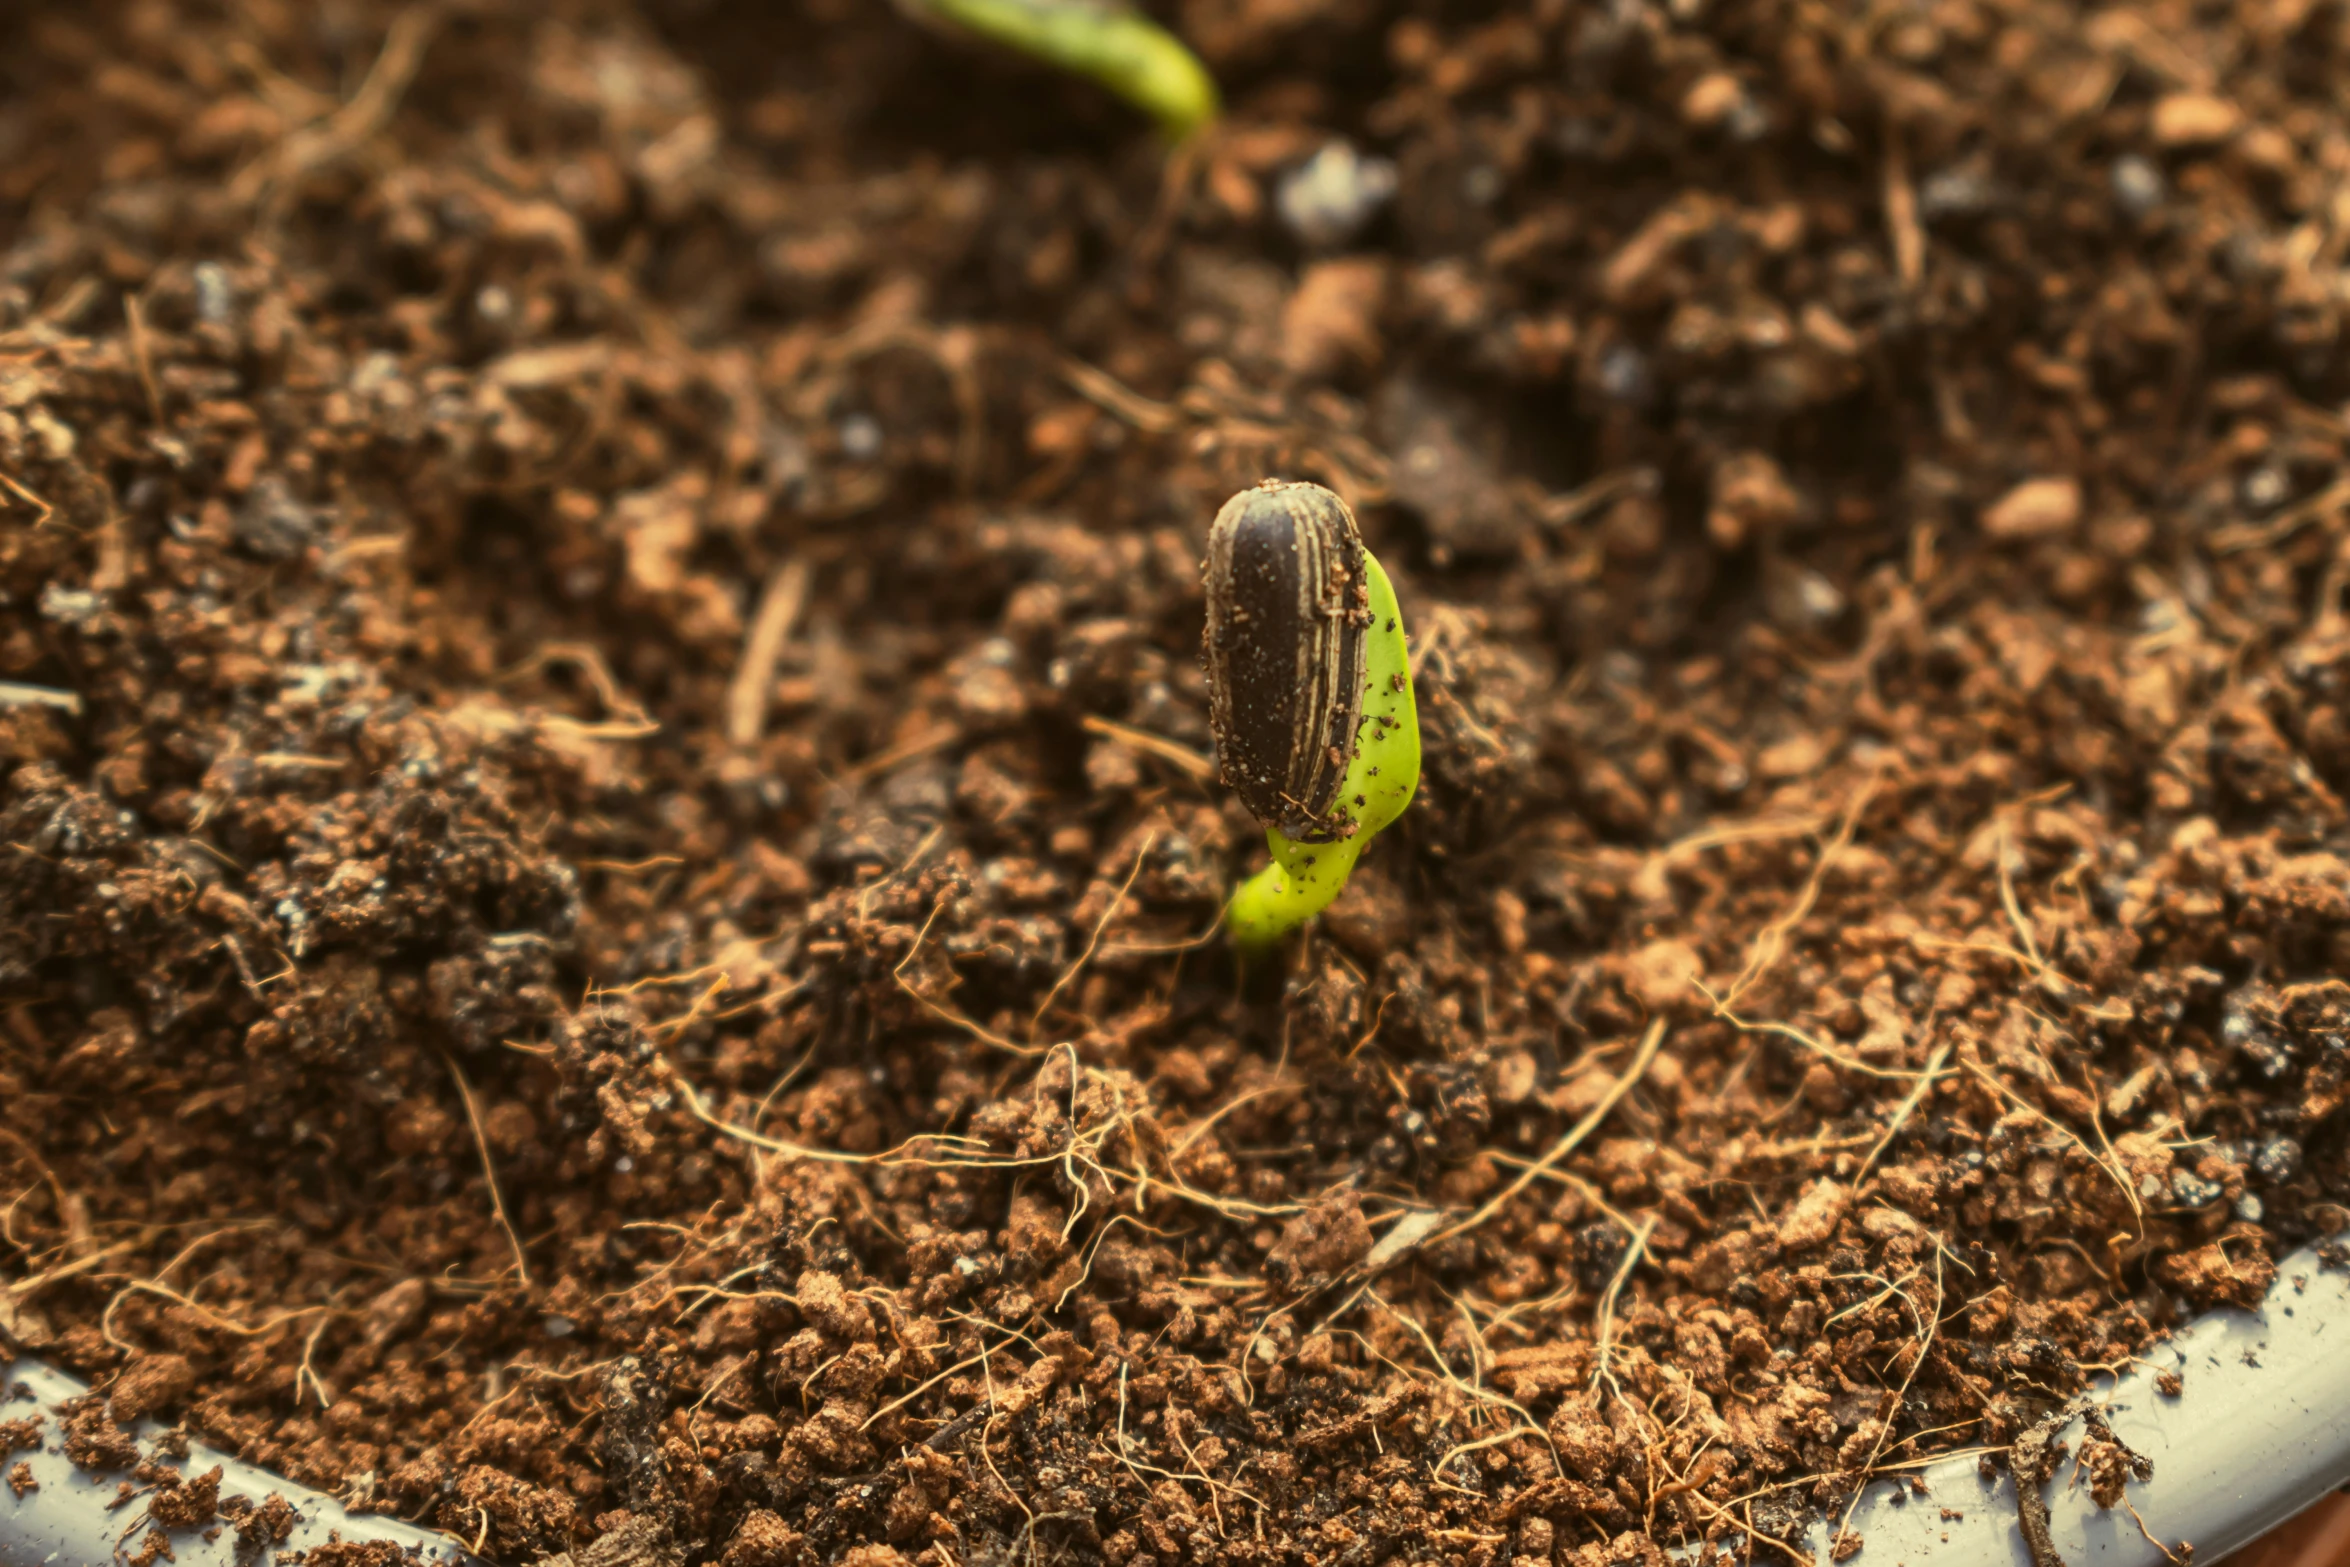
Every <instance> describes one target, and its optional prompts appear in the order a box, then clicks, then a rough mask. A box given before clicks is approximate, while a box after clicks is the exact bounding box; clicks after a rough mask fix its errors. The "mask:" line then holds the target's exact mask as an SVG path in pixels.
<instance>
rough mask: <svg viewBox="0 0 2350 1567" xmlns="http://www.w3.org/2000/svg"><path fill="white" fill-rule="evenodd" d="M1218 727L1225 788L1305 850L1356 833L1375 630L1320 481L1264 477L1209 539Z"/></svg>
mask: <svg viewBox="0 0 2350 1567" xmlns="http://www.w3.org/2000/svg"><path fill="white" fill-rule="evenodd" d="M1206 578H1207V581H1206V585H1207V600H1208V628H1207V636H1206V639H1205V646H1206V660H1207V672H1208V718H1209V723H1210V724H1211V725H1212V726H1213V728H1214V731H1215V736H1216V751H1217V756H1218V759H1219V760H1220V761H1221V763H1222V764H1223V771H1224V781H1225V783H1227V784H1229V785H1230V786H1231V787H1232V789H1233V790H1234V792H1236V793H1237V794H1238V795H1239V796H1240V798H1241V800H1242V801H1243V802H1244V803H1245V804H1246V805H1247V806H1248V808H1249V809H1250V810H1251V811H1252V812H1254V813H1255V814H1256V818H1257V820H1259V821H1260V822H1263V823H1264V824H1265V825H1266V826H1267V827H1271V828H1275V829H1277V830H1278V831H1280V832H1282V833H1284V834H1286V835H1287V836H1288V837H1290V838H1292V839H1294V840H1296V841H1297V842H1300V843H1328V842H1331V841H1333V840H1336V839H1339V838H1344V837H1348V836H1351V835H1352V834H1353V832H1354V831H1355V826H1356V824H1355V821H1354V819H1353V816H1352V815H1351V813H1350V812H1349V811H1348V809H1347V803H1346V802H1345V801H1343V800H1341V799H1340V797H1339V789H1340V786H1341V785H1342V784H1344V783H1345V781H1346V772H1347V765H1348V763H1349V762H1351V761H1352V760H1353V757H1354V752H1355V732H1356V729H1357V728H1358V726H1359V725H1360V723H1361V721H1362V716H1363V694H1364V680H1365V675H1364V648H1365V639H1366V636H1367V634H1368V632H1369V630H1370V626H1371V610H1370V588H1369V583H1368V580H1367V578H1366V576H1365V573H1364V570H1363V540H1362V535H1361V534H1360V533H1359V532H1357V531H1356V528H1355V519H1354V513H1353V512H1352V511H1350V510H1348V509H1347V505H1346V502H1344V501H1342V500H1340V499H1339V498H1338V497H1337V496H1336V495H1334V494H1332V493H1331V492H1330V491H1329V490H1326V489H1324V488H1323V487H1322V486H1321V485H1318V484H1306V483H1291V482H1284V481H1281V480H1276V479H1268V480H1266V481H1265V482H1264V483H1263V484H1260V485H1258V486H1256V487H1255V488H1254V489H1248V490H1243V491H1241V492H1240V493H1239V494H1238V495H1235V496H1233V497H1232V499H1231V500H1229V501H1227V502H1225V503H1224V507H1223V509H1222V510H1221V511H1219V512H1217V513H1216V520H1215V523H1214V525H1213V526H1212V527H1210V528H1209V530H1208V559H1207V570H1206Z"/></svg>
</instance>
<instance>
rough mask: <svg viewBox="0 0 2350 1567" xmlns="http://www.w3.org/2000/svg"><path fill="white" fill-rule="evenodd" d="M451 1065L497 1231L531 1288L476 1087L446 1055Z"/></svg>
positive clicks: (527, 1267) (519, 1273)
mask: <svg viewBox="0 0 2350 1567" xmlns="http://www.w3.org/2000/svg"><path fill="white" fill-rule="evenodd" d="M441 1059H442V1060H443V1061H446V1062H447V1063H448V1064H449V1076H451V1077H452V1078H454V1079H456V1082H457V1097H458V1098H460V1099H462V1100H464V1101H465V1119H466V1121H467V1123H468V1124H470V1125H471V1126H472V1128H473V1144H474V1146H475V1147H476V1148H479V1149H480V1150H481V1173H482V1177H483V1179H485V1180H487V1181H488V1182H489V1186H490V1211H491V1212H493V1213H494V1214H496V1215H497V1219H498V1228H499V1229H501V1230H504V1231H505V1232H506V1244H507V1245H509V1246H511V1247H513V1248H514V1271H515V1273H516V1274H517V1275H518V1276H519V1277H520V1278H521V1280H522V1287H523V1288H524V1289H528V1288H530V1262H529V1259H527V1258H526V1257H524V1256H523V1254H522V1237H521V1236H520V1235H518V1234H516V1233H515V1230H514V1221H513V1220H511V1219H509V1218H507V1217H506V1199H505V1197H504V1196H503V1195H501V1194H500V1192H499V1191H498V1167H497V1165H496V1164H495V1163H493V1162H492V1161H491V1159H490V1140H489V1138H488V1136H487V1135H486V1134H484V1133H483V1131H482V1129H481V1107H480V1106H478V1105H476V1104H475V1103H474V1102H473V1085H472V1084H471V1083H468V1082H467V1081H466V1080H465V1069H464V1068H462V1067H460V1066H459V1065H458V1064H457V1058H456V1057H455V1056H452V1055H443V1056H442V1057H441Z"/></svg>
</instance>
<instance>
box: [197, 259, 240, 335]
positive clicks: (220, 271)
mask: <svg viewBox="0 0 2350 1567" xmlns="http://www.w3.org/2000/svg"><path fill="white" fill-rule="evenodd" d="M191 275H192V277H193V280H194V282H195V285H196V319H197V320H199V321H201V322H203V323H204V324H205V325H206V326H227V325H228V324H229V322H230V320H231V319H232V318H233V317H234V316H235V315H236V309H237V289H236V285H235V284H234V283H232V282H230V281H229V275H228V268H226V267H224V266H222V265H221V264H220V263H219V262H217V261H199V262H197V263H196V265H195V269H194V271H193V273H192V274H191Z"/></svg>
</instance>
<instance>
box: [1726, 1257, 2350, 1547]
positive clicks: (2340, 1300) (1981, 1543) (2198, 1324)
mask: <svg viewBox="0 0 2350 1567" xmlns="http://www.w3.org/2000/svg"><path fill="white" fill-rule="evenodd" d="M2165 1373H2169V1374H2173V1375H2176V1376H2177V1377H2178V1378H2179V1381H2180V1388H2179V1392H2178V1395H2177V1396H2176V1397H2170V1396H2167V1395H2165V1394H2164V1393H2163V1392H2162V1391H2161V1389H2160V1388H2158V1387H2157V1386H2156V1382H2155V1379H2156V1378H2157V1377H2158V1376H2161V1375H2163V1374H2165ZM2091 1397H2092V1401H2093V1402H2095V1403H2096V1404H2097V1405H2098V1407H2100V1408H2101V1409H2102V1410H2103V1411H2104V1414H2105V1418H2106V1420H2107V1422H2108V1423H2109V1424H2110V1425H2111V1426H2112V1427H2113V1433H2114V1435H2115V1436H2117V1437H2119V1438H2120V1439H2121V1440H2122V1442H2123V1443H2124V1444H2126V1445H2127V1446H2129V1447H2130V1448H2132V1449H2133V1450H2135V1451H2136V1452H2138V1453H2139V1454H2141V1455H2142V1456H2144V1457H2146V1458H2149V1459H2151V1460H2153V1463H2154V1472H2153V1475H2152V1476H2151V1477H2150V1478H2148V1479H2146V1480H2144V1481H2136V1480H2133V1481H2131V1482H2130V1485H2129V1488H2128V1490H2127V1492H2126V1494H2125V1499H2126V1500H2127V1502H2128V1503H2129V1506H2127V1507H2123V1506H2116V1507H2114V1508H2113V1509H2112V1510H2111V1511H2110V1512H2109V1511H2105V1510H2103V1509H2100V1508H2099V1507H2098V1506H2097V1504H2096V1502H2095V1501H2094V1500H2092V1499H2091V1497H2090V1495H2089V1487H2088V1481H2087V1478H2086V1477H2085V1476H2083V1477H2079V1478H2077V1479H2076V1477H2075V1475H2074V1471H2073V1465H2072V1463H2071V1461H2070V1459H2069V1458H2068V1459H2067V1461H2066V1462H2064V1463H2062V1464H2060V1465H2058V1466H2057V1470H2056V1474H2055V1477H2054V1478H2053V1479H2051V1480H2049V1481H2048V1482H2046V1483H2045V1484H2044V1485H2043V1486H2042V1488H2041V1489H2042V1494H2044V1495H2045V1496H2046V1497H2047V1499H2048V1513H2049V1519H2048V1524H2049V1530H2048V1532H2049V1538H2050V1541H2051V1543H2053V1544H2054V1545H2055V1547H2056V1550H2057V1554H2059V1555H2060V1556H2062V1557H2063V1558H2064V1561H2065V1567H2175V1563H2177V1562H2183V1561H2185V1560H2186V1559H2187V1553H2186V1552H2184V1551H2181V1550H2179V1549H2178V1548H2179V1546H2180V1544H2181V1543H2182V1542H2184V1543H2189V1544H2192V1545H2193V1546H2194V1547H2195V1552H2194V1558H2193V1559H2194V1560H2195V1561H2196V1562H2199V1563H2211V1562H2217V1561H2218V1560H2219V1558H2220V1557H2221V1556H2223V1555H2225V1554H2226V1553H2227V1552H2229V1551H2232V1550H2234V1549H2235V1548H2236V1547H2238V1546H2240V1545H2246V1544H2249V1543H2250V1542H2252V1541H2253V1540H2256V1539H2258V1538H2259V1537H2260V1536H2261V1535H2263V1534H2266V1533H2267V1532H2268V1531H2269V1530H2271V1529H2273V1528H2275V1527H2276V1526H2277V1525H2278V1524H2281V1523H2283V1522H2284V1521H2285V1520H2286V1519H2288V1518H2290V1517H2292V1516H2293V1515H2294V1514H2295V1513H2298V1512H2300V1511H2301V1510H2302V1509H2303V1508H2305V1507H2308V1506H2310V1505H2311V1504H2312V1503H2314V1502H2317V1501H2320V1500H2322V1499H2323V1498H2324V1497H2325V1495H2326V1493H2327V1492H2329V1491H2334V1490H2338V1489H2340V1488H2341V1487H2342V1486H2343V1485H2344V1484H2345V1483H2350V1271H2346V1270H2344V1269H2343V1268H2341V1267H2339V1266H2331V1267H2329V1266H2328V1265H2327V1264H2326V1263H2325V1262H2324V1261H2323V1260H2322V1259H2321V1258H2320V1257H2319V1256H2318V1254H2317V1252H2316V1251H2315V1250H2309V1251H2302V1252H2296V1253H2295V1254H2293V1255H2292V1256H2291V1257H2289V1258H2287V1259H2286V1260H2285V1261H2284V1262H2282V1263H2280V1264H2279V1265H2278V1267H2277V1278H2276V1283H2275V1284H2273V1285H2272V1286H2270V1288H2269V1292H2268V1295H2267V1298H2266V1299H2265V1300H2263V1301H2262V1303H2261V1309H2260V1310H2259V1311H2257V1312H2252V1311H2234V1310H2227V1311H2215V1312H2211V1313H2208V1314H2207V1315H2205V1316H2202V1317H2198V1318H2196V1319H2195V1321H2193V1322H2191V1323H2189V1324H2188V1325H2187V1326H2186V1327H2184V1328H2182V1329H2181V1330H2180V1331H2178V1332H2177V1333H2174V1334H2172V1335H2171V1336H2170V1337H2169V1338H2167V1339H2165V1340H2163V1341H2162V1342H2161V1343H2160V1344H2158V1345H2157V1346H2155V1347H2154V1348H2153V1349H2152V1350H2150V1351H2149V1352H2148V1354H2147V1357H2146V1359H2145V1360H2144V1361H2143V1362H2141V1363H2139V1364H2138V1365H2136V1366H2133V1367H2132V1368H2131V1369H2130V1370H2129V1371H2128V1372H2127V1373H2125V1374H2124V1375H2122V1376H2119V1377H2107V1378H2100V1379H2099V1383H2098V1385H2097V1386H2096V1388H2095V1389H2094V1391H2093V1393H2092V1395H2091ZM2081 1436H2082V1422H2081V1420H2080V1419H2079V1418H2078V1417H2076V1418H2075V1419H2074V1420H2073V1421H2072V1423H2071V1424H2069V1425H2067V1426H2066V1427H2065V1428H2064V1430H2063V1431H2062V1432H2061V1433H2059V1436H2058V1440H2060V1441H2062V1442H2063V1443H2064V1444H2065V1450H2066V1452H2067V1453H2068V1454H2073V1453H2078V1452H2079V1451H2080V1446H2081ZM1919 1473H1920V1474H1921V1475H1922V1478H1923V1479H1924V1480H1925V1483H1926V1492H1925V1494H1924V1495H1922V1496H1920V1495H1914V1494H1912V1492H1911V1489H1910V1486H1909V1483H1908V1479H1907V1477H1906V1476H1904V1477H1901V1478H1900V1479H1898V1480H1889V1481H1878V1482H1874V1483H1872V1484H1871V1485H1870V1486H1869V1487H1868V1488H1867V1489H1866V1490H1865V1491H1863V1492H1862V1494H1861V1497H1860V1500H1859V1501H1858V1502H1857V1503H1856V1504H1855V1505H1854V1506H1853V1508H1852V1511H1851V1513H1850V1515H1849V1517H1848V1518H1845V1519H1842V1520H1823V1521H1821V1522H1817V1523H1815V1524H1813V1525H1812V1527H1811V1530H1810V1532H1809V1533H1808V1534H1806V1535H1805V1536H1804V1537H1803V1539H1802V1540H1800V1541H1798V1542H1791V1543H1797V1544H1800V1545H1801V1546H1802V1547H1803V1548H1804V1551H1805V1554H1806V1556H1807V1558H1808V1559H1809V1560H1810V1561H1812V1562H1813V1563H1815V1564H1817V1567H1834V1564H1833V1562H1832V1558H1831V1556H1830V1550H1829V1541H1830V1536H1831V1534H1832V1533H1833V1532H1834V1528H1835V1526H1836V1523H1837V1522H1838V1521H1841V1522H1842V1523H1843V1525H1844V1526H1845V1527H1847V1528H1849V1529H1850V1530H1851V1531H1852V1532H1853V1533H1854V1534H1856V1535H1858V1536H1859V1537H1860V1545H1859V1551H1858V1553H1857V1554H1855V1555H1851V1556H1848V1557H1847V1558H1846V1559H1845V1562H1844V1563H1843V1564H1842V1567H2035V1564H2034V1563H2033V1560H2032V1553H2031V1551H2030V1549H2029V1548H2028V1547H2027V1546H2026V1545H2025V1544H2024V1537H2023V1531H2022V1528H2021V1527H2020V1525H2019V1524H2018V1522H2017V1515H2016V1494H2015V1484H2014V1482H2013V1481H2012V1480H2011V1479H2010V1478H2009V1477H2008V1475H2007V1474H2006V1473H2005V1471H2004V1470H2002V1471H2000V1472H1998V1473H1996V1474H1995V1475H1994V1476H1992V1477H1991V1478H1988V1479H1986V1478H1985V1477H1984V1475H1983V1472H1982V1468H1981V1466H1980V1465H1979V1463H1978V1462H1977V1461H1976V1459H1974V1458H1971V1457H1969V1458H1948V1459H1944V1460H1942V1461H1941V1462H1940V1463H1936V1464H1932V1465H1929V1466H1928V1467H1927V1468H1925V1469H1924V1470H1922V1471H1919ZM2133 1507H2134V1508H2135V1509H2136V1510H2137V1516H2136V1517H2132V1516H2131V1511H2130V1509H2131V1508H2133ZM1946 1512H1947V1513H1950V1514H1955V1515H1956V1516H1950V1517H1946V1516H1945V1513H1946ZM2140 1519H2143V1520H2144V1525H2145V1526H2144V1528H2140V1526H2139V1520H2140ZM2150 1536H2151V1538H2150ZM2157 1541H2159V1542H2161V1543H2160V1544H2157V1543H2156V1542H2157ZM2171 1553H2175V1554H2171ZM1765 1554H1774V1555H1775V1554H1776V1553H1766V1552H1758V1553H1757V1559H1758V1560H1760V1559H1761V1558H1762V1557H1763V1556H1764V1555H1765ZM1691 1559H1694V1556H1693V1555H1692V1558H1691Z"/></svg>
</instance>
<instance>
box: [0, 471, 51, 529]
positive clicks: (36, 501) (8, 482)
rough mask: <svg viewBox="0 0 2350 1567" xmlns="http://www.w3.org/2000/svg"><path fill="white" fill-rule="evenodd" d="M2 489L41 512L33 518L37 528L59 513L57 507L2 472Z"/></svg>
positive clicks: (0, 482) (0, 485) (0, 477)
mask: <svg viewBox="0 0 2350 1567" xmlns="http://www.w3.org/2000/svg"><path fill="white" fill-rule="evenodd" d="M0 489H4V490H6V491H7V492H8V493H9V494H11V495H13V496H15V497H16V498H17V499H18V500H20V501H22V502H24V503H25V504H26V505H27V506H30V507H32V508H33V509H34V510H35V511H38V512H39V513H40V514H41V515H39V516H38V517H35V518H34V519H33V526H34V527H36V528H38V527H40V526H41V525H42V524H43V523H46V522H47V521H48V520H49V519H50V518H52V517H54V516H56V515H57V508H56V507H54V506H52V505H50V504H49V503H48V502H47V501H45V500H43V499H41V497H40V496H38V495H35V494H34V493H33V492H32V491H31V490H28V489H26V488H25V487H24V486H23V485H21V484H19V483H17V482H16V480H14V479H12V478H10V477H9V476H8V475H7V474H5V473H0Z"/></svg>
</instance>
